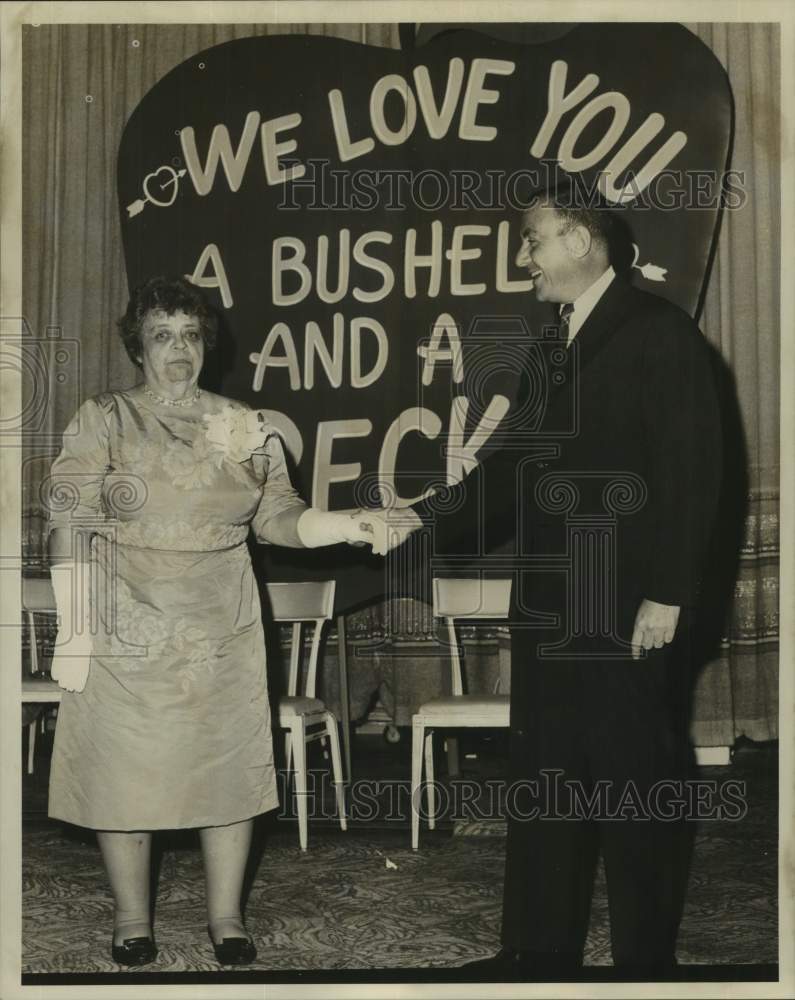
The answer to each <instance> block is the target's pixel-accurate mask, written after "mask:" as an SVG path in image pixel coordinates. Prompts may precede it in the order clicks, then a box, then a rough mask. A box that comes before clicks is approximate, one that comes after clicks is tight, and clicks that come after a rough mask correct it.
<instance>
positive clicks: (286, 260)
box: [118, 24, 731, 606]
mask: <svg viewBox="0 0 795 1000" xmlns="http://www.w3.org/2000/svg"><path fill="white" fill-rule="evenodd" d="M310 67H311V72H308V69H309V68H310ZM730 127H731V97H730V90H729V86H728V81H727V79H726V76H725V73H724V72H723V69H722V68H721V66H720V64H719V63H718V62H717V60H716V59H715V58H714V56H713V55H712V53H711V52H710V51H709V50H708V49H707V48H706V46H704V45H703V44H702V43H701V42H700V41H699V40H698V39H697V38H695V37H694V36H693V35H692V34H691V33H690V32H688V31H687V30H686V29H685V28H683V27H681V26H678V25H662V26H661V25H641V24H607V25H598V24H591V25H579V26H576V27H574V28H573V29H572V30H570V31H568V32H567V33H566V34H565V35H564V36H563V37H561V38H559V39H556V40H553V41H550V42H547V43H545V44H540V45H535V46H525V45H510V44H506V43H504V42H500V41H496V40H494V39H490V38H488V37H485V36H483V35H481V34H478V33H474V32H469V31H456V32H451V33H449V34H445V35H443V36H440V37H438V38H435V39H433V40H432V41H431V42H430V43H428V44H427V45H424V46H422V47H421V48H419V49H416V50H413V51H408V52H385V51H383V50H381V49H377V48H373V47H368V46H364V45H357V44H351V43H348V42H345V41H341V40H337V39H329V38H324V39H320V38H299V37H281V38H273V37H272V38H246V39H239V40H236V41H232V42H227V43H226V44H223V45H219V46H215V47H213V48H211V49H208V50H206V51H204V52H200V53H199V54H198V55H196V56H194V57H191V58H190V59H188V60H186V61H185V62H184V63H182V64H181V65H180V66H178V67H176V68H175V69H174V70H173V71H172V72H171V73H169V74H168V75H167V76H165V77H164V78H163V79H162V80H160V81H159V82H158V83H157V84H156V85H155V86H154V87H153V88H152V89H151V90H150V91H149V93H148V94H147V95H146V96H145V97H144V98H143V100H142V101H141V103H140V104H139V105H138V107H137V108H136V110H135V111H134V113H133V115H132V116H131V118H130V120H129V122H128V123H127V126H126V128H125V130H124V134H123V137H122V141H121V145H120V149H119V157H118V193H119V206H120V212H121V226H122V238H123V242H124V248H125V258H126V262H127V274H128V280H129V284H130V286H131V287H134V286H136V285H138V284H139V283H140V282H142V281H144V280H145V279H147V278H148V277H150V276H152V275H155V274H185V275H187V276H189V277H190V278H191V280H192V281H193V282H194V283H196V284H198V285H200V286H202V287H204V288H206V289H207V290H208V292H209V295H210V297H211V298H212V300H213V301H214V302H215V304H216V305H217V307H218V308H219V310H220V312H221V313H222V314H223V316H224V320H225V327H226V343H225V349H222V351H221V352H220V354H219V356H218V358H217V359H216V360H215V364H214V368H213V371H212V372H210V374H209V379H208V381H209V384H211V385H212V387H214V388H215V387H217V388H219V389H220V391H222V392H223V393H224V394H226V395H230V396H233V397H235V398H239V399H244V400H246V401H247V402H249V403H251V404H252V405H254V406H257V407H261V408H265V409H266V410H267V412H268V414H269V416H270V418H271V419H272V420H273V422H274V424H275V425H276V426H277V427H278V428H279V429H280V431H281V432H282V435H283V438H284V440H285V442H286V444H287V446H288V449H289V451H290V453H291V455H292V457H293V459H294V461H295V465H296V481H297V485H298V486H299V489H300V490H301V492H302V493H303V495H304V496H305V497H306V498H307V499H309V500H310V501H311V503H313V504H314V505H316V506H320V507H323V508H327V509H332V510H339V509H344V508H350V507H355V506H358V505H361V504H367V503H369V504H371V505H372V504H374V503H377V502H378V500H379V498H380V496H381V495H383V496H384V497H385V498H387V499H388V500H390V501H391V502H397V503H398V504H402V503H408V502H411V501H412V500H413V499H416V498H418V497H419V496H421V495H423V493H424V492H425V491H426V490H427V489H429V488H431V487H432V486H433V484H438V483H444V482H454V481H457V480H458V479H460V478H461V477H462V476H463V475H465V474H466V473H468V472H469V471H470V469H471V468H472V467H473V465H474V463H475V460H476V457H477V454H478V451H479V449H480V448H481V447H482V446H483V445H484V444H485V443H486V442H487V440H488V439H489V437H490V436H491V434H492V433H493V432H495V431H496V432H497V433H499V431H500V428H501V426H502V425H503V423H504V422H505V421H510V411H511V403H512V400H513V392H514V389H515V381H516V373H517V369H518V367H519V365H520V364H521V363H522V362H521V352H522V351H524V350H526V349H527V346H528V341H529V342H531V343H532V338H534V337H536V338H540V337H541V329H542V326H543V324H544V323H545V322H546V323H547V324H549V323H550V322H551V321H552V317H551V315H550V312H549V306H539V305H538V304H537V303H536V302H535V299H534V296H533V295H532V292H531V291H530V288H531V284H530V282H529V281H528V280H527V274H526V273H521V272H520V271H519V270H518V269H517V268H515V266H514V264H513V258H514V256H515V254H516V251H517V249H518V245H519V236H518V233H519V226H518V218H517V214H518V209H519V207H521V206H522V205H527V204H528V203H529V197H530V192H531V190H532V189H533V188H537V187H538V186H539V184H542V185H543V184H546V183H548V182H549V180H550V179H552V178H554V175H555V172H556V171H565V172H566V174H567V175H569V176H571V177H572V178H573V179H574V180H576V181H577V182H578V183H580V184H581V190H580V191H579V194H580V195H581V196H587V194H588V193H589V192H590V193H593V194H596V193H598V194H599V196H600V197H601V198H602V199H604V200H605V201H607V202H608V203H611V204H613V205H615V207H616V210H617V211H619V212H620V213H621V215H622V217H623V219H624V222H625V223H626V229H627V232H628V238H627V241H626V247H627V257H626V262H625V263H626V266H627V267H631V268H632V272H633V275H634V276H635V279H636V280H637V281H638V282H639V283H640V284H642V285H644V286H646V287H649V288H651V289H652V290H654V291H656V292H658V293H659V294H661V295H664V296H667V297H668V298H670V299H672V300H673V301H675V302H677V303H679V304H680V305H681V306H683V307H684V308H685V309H687V310H688V311H689V312H691V313H695V312H696V309H697V306H698V302H699V298H700V295H701V291H702V287H703V281H704V276H705V271H706V267H707V262H708V258H709V254H710V250H711V247H712V242H713V237H714V233H715V224H716V220H717V217H718V211H719V205H720V196H721V185H722V181H723V176H724V169H725V167H726V160H727V152H728V145H729V134H730ZM694 178H695V179H699V180H698V183H700V185H701V189H700V194H696V193H695V192H694V190H693V184H694V183H695V180H694ZM696 196H697V197H698V198H699V210H698V211H691V210H689V208H688V206H689V205H691V204H692V202H693V199H694V197H696ZM547 360H548V359H547V358H546V357H545V356H542V355H541V353H540V352H539V355H538V357H537V358H536V359H535V363H536V367H537V368H538V370H539V372H540V379H539V380H537V382H538V383H539V390H540V393H541V394H542V395H543V391H544V384H545V382H546V381H547V380H548V379H551V378H555V377H565V376H564V375H563V374H560V373H557V372H556V371H555V370H554V369H555V365H554V363H553V364H552V365H547ZM530 363H531V364H532V363H533V361H531V362H530ZM210 364H212V362H210ZM207 367H208V369H209V364H208V365H207ZM572 421H573V426H572V428H571V430H572V432H574V429H575V428H574V422H575V421H576V415H574V414H572ZM272 558H273V562H274V563H275V565H273V566H271V567H269V570H270V575H271V577H274V576H278V575H289V573H290V570H292V571H294V572H300V574H301V575H302V576H306V574H307V573H308V572H319V573H327V572H328V570H327V569H326V568H324V567H322V566H319V565H318V559H317V553H312V554H311V558H306V557H305V556H303V557H302V555H296V554H295V553H291V552H288V551H286V550H282V551H279V552H278V553H274V555H273V557H272ZM338 563H339V554H338V553H337V552H336V551H335V552H334V567H335V572H336V574H337V577H338V588H339V591H340V595H341V605H342V606H350V605H352V604H354V603H357V602H360V601H364V600H367V599H370V598H373V597H375V596H377V595H378V594H379V593H380V592H382V591H383V589H384V580H385V577H384V574H383V571H382V569H381V566H380V564H379V563H378V561H377V560H374V559H372V558H370V559H368V558H367V557H366V556H364V555H362V554H360V553H357V552H355V551H354V552H353V553H351V554H348V555H347V566H345V567H343V568H342V569H340V567H339V565H338Z"/></svg>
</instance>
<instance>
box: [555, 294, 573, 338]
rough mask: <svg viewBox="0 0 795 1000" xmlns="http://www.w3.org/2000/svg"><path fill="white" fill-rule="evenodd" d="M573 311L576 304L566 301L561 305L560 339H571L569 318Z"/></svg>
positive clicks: (559, 319) (559, 320)
mask: <svg viewBox="0 0 795 1000" xmlns="http://www.w3.org/2000/svg"><path fill="white" fill-rule="evenodd" d="M573 312H574V306H573V305H572V303H571V302H564V303H563V305H562V306H561V307H560V317H559V318H558V338H559V339H560V340H565V341H568V339H569V320H570V319H571V314H572V313H573Z"/></svg>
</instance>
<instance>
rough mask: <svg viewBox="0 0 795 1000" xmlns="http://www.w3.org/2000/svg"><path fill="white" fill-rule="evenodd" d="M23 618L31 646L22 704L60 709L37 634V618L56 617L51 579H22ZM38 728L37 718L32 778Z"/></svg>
mask: <svg viewBox="0 0 795 1000" xmlns="http://www.w3.org/2000/svg"><path fill="white" fill-rule="evenodd" d="M22 614H23V616H24V619H25V624H26V625H27V629H28V639H29V642H30V674H29V675H28V676H27V677H23V678H22V704H23V705H25V704H39V705H57V704H59V703H60V701H61V688H60V687H58V685H57V684H56V682H55V681H54V680H52V679H51V678H50V677H49V676H47V674H45V673H44V671H43V669H42V667H43V664H42V663H41V659H40V656H39V641H38V635H37V633H36V615H37V614H50V615H55V614H56V607H55V594H54V593H53V590H52V584H51V583H50V579H49V577H41V578H33V577H23V578H22ZM38 725H39V719H38V718H36V719H34V720H33V722H31V723H30V724H29V726H28V774H33V767H34V755H35V753H36V730H37V727H38Z"/></svg>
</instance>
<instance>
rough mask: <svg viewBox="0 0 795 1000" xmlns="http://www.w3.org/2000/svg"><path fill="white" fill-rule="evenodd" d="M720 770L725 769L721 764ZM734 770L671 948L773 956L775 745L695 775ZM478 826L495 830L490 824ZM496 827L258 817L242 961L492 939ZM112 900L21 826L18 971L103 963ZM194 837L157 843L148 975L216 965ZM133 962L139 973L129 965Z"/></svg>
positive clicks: (604, 938)
mask: <svg viewBox="0 0 795 1000" xmlns="http://www.w3.org/2000/svg"><path fill="white" fill-rule="evenodd" d="M729 772H730V775H729ZM729 776H731V778H733V779H738V780H745V781H746V782H747V799H748V806H749V809H748V813H747V815H746V816H745V818H744V819H742V820H741V821H739V822H734V823H732V822H714V821H713V822H708V823H702V824H701V825H700V827H699V829H698V832H697V836H696V841H695V850H694V856H693V862H692V868H691V874H690V882H689V892H688V898H687V904H686V909H685V914H684V919H683V922H682V927H681V932H680V937H679V949H678V955H679V959H680V961H681V962H683V963H687V964H717V965H725V964H745V963H749V964H760V963H772V962H775V961H776V960H777V942H776V934H777V929H776V878H777V874H776V832H777V831H776V824H777V818H776V808H775V790H776V776H775V750H774V749H773V750H770V749H768V750H753V751H751V750H747V751H745V752H741V753H738V754H737V755H736V757H735V762H734V764H733V765H732V767H731V768H730V769H718V768H713V769H709V768H703V769H701V772H700V777H702V778H704V777H706V778H714V779H715V780H722V779H724V778H727V777H729ZM488 829H489V831H490V832H491V833H492V834H494V833H497V834H499V827H498V826H497V827H495V826H494V825H492V826H490V827H489V828H488ZM504 845H505V841H504V838H503V837H501V836H499V835H497V836H494V835H492V836H451V835H450V828H449V826H448V828H447V829H446V830H442V831H437V832H436V833H434V834H429V833H428V832H427V831H425V830H424V831H423V834H422V840H421V844H420V850H419V851H418V852H412V851H411V850H410V848H409V836H408V830H407V829H403V828H399V829H396V830H387V831H385V830H372V829H367V828H365V827H362V828H359V829H353V830H350V831H348V833H341V832H340V831H339V829H338V828H335V827H334V826H329V827H328V828H320V827H318V828H312V829H311V831H310V842H309V851H308V852H307V853H306V854H302V853H301V851H300V850H299V848H298V844H297V836H296V831H295V829H294V828H293V827H292V825H288V824H284V823H280V824H276V823H271V824H270V826H269V827H268V829H267V831H266V835H265V840H264V844H263V846H264V850H263V853H262V857H261V859H260V860H259V864H258V867H257V871H256V877H255V878H254V879H253V883H252V888H251V892H250V896H249V901H248V907H247V921H248V926H249V929H250V930H251V931H252V933H253V934H254V937H255V939H256V942H257V946H258V948H259V957H258V960H257V963H256V965H255V966H254V967H253V968H254V969H255V970H256V969H259V970H303V969H305V970H311V969H323V970H335V969H336V970H346V969H348V970H354V969H372V968H381V969H417V968H429V969H432V968H441V967H452V966H456V965H458V964H460V963H462V962H464V961H468V960H471V959H474V958H479V957H484V956H486V955H488V954H490V953H492V952H494V951H495V950H496V949H497V948H498V947H499V924H500V902H501V888H502V876H503V860H504ZM111 919H112V904H111V900H110V896H109V893H108V890H107V888H106V881H105V877H104V874H103V871H102V867H101V862H100V857H99V852H98V850H97V848H96V846H95V845H94V844H93V843H91V842H89V841H87V840H84V839H83V838H81V837H80V836H78V835H77V834H76V833H74V832H70V831H68V830H65V829H64V828H62V827H60V826H59V825H57V824H47V823H27V824H26V825H25V829H24V859H23V972H24V973H33V974H36V973H89V974H90V973H113V972H117V971H118V967H117V966H115V965H114V963H113V962H112V960H111V959H110V955H109V934H110V926H111ZM205 923H206V920H205V915H204V886H203V878H202V870H201V862H200V856H199V852H198V849H197V847H196V846H195V845H194V844H193V843H192V842H190V840H188V842H187V843H186V842H185V841H184V840H183V841H182V842H180V843H176V844H175V843H169V844H167V845H166V850H165V852H164V854H163V860H162V865H161V870H160V880H159V888H158V893H157V914H156V936H157V940H158V944H159V947H160V954H159V957H158V959H157V963H156V965H155V966H149V967H147V969H146V970H145V971H147V972H152V971H155V972H158V973H174V972H199V973H200V972H208V973H212V972H215V973H217V972H218V965H217V964H216V962H215V960H214V957H213V955H212V952H211V949H210V945H209V942H208V941H207V937H206V931H205ZM586 961H587V963H588V964H589V965H592V966H604V965H609V963H610V956H609V929H608V920H607V900H606V895H605V886H604V880H603V876H602V873H601V871H600V873H599V877H598V880H597V885H596V892H595V898H594V904H593V908H592V914H591V926H590V931H589V936H588V944H587V948H586ZM142 971H144V970H142Z"/></svg>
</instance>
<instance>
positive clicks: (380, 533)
mask: <svg viewBox="0 0 795 1000" xmlns="http://www.w3.org/2000/svg"><path fill="white" fill-rule="evenodd" d="M355 516H356V518H357V520H358V521H359V522H360V526H361V527H362V529H363V530H365V531H366V532H367V533H368V535H369V537H368V538H367V541H369V542H370V543H371V544H372V546H373V554H374V555H377V556H385V555H386V554H387V553H388V552H391V551H392V549H396V548H397V547H398V545H402V544H403V542H405V541H406V539H407V538H408V537H409V535H410V534H412V532H414V531H416V530H417V529H418V528H421V527H422V519H421V518H420V516H419V514H417V513H415V511H413V510H412V509H411V507H389V508H386V507H384V508H381V509H379V510H360V511H359V513H358V514H357V515H355Z"/></svg>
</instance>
